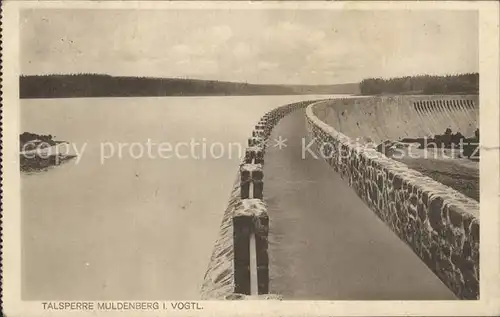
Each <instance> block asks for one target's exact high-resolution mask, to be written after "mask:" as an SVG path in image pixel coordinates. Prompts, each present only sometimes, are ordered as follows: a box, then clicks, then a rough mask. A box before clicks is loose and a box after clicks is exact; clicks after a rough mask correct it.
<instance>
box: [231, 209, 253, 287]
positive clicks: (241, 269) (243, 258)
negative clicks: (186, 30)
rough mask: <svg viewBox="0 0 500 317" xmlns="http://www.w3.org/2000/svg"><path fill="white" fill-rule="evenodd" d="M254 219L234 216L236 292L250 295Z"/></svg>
mask: <svg viewBox="0 0 500 317" xmlns="http://www.w3.org/2000/svg"><path fill="white" fill-rule="evenodd" d="M251 226H252V219H251V218H249V217H246V216H244V215H237V214H236V215H234V216H233V243H234V292H235V293H238V294H246V295H250V231H251Z"/></svg>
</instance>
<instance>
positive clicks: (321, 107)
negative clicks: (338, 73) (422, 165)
mask: <svg viewBox="0 0 500 317" xmlns="http://www.w3.org/2000/svg"><path fill="white" fill-rule="evenodd" d="M436 112H438V114H436ZM477 113H478V107H477V96H440V97H436V96H429V97H427V96H424V97H415V96H398V97H366V98H353V99H338V100H329V101H320V102H316V103H314V104H311V105H310V106H308V107H307V109H306V125H307V129H308V133H309V136H310V137H311V138H312V140H313V141H314V145H315V146H316V149H317V150H318V152H319V154H320V155H321V157H322V158H323V159H324V160H325V161H326V162H327V163H328V164H329V165H330V166H331V167H332V168H333V169H334V170H335V171H336V172H338V173H339V174H340V175H341V177H342V178H343V179H344V180H345V181H346V182H347V183H348V185H349V186H350V187H352V189H353V190H354V191H355V192H356V193H357V195H358V196H359V197H360V198H361V199H362V200H363V201H364V202H365V203H366V204H367V205H368V206H369V207H370V209H372V210H373V211H374V212H375V214H376V215H377V216H378V217H379V218H380V219H381V220H382V221H384V222H385V223H386V224H387V225H388V226H389V227H390V228H391V229H392V231H393V232H394V233H395V234H397V235H398V236H399V238H400V239H402V240H403V241H405V242H406V243H407V244H408V245H409V246H410V247H411V248H412V250H413V251H414V252H415V253H416V254H417V255H418V256H419V257H420V258H421V259H422V261H423V262H424V263H425V264H426V265H427V266H428V267H429V268H430V269H431V270H432V271H433V272H434V273H435V274H436V275H437V276H438V277H439V278H440V279H441V280H442V281H443V282H444V283H445V284H446V285H447V286H448V288H450V290H452V291H453V292H454V293H455V294H456V296H457V297H458V298H461V299H478V298H479V204H478V202H477V201H475V200H473V199H470V198H468V197H466V196H464V195H462V194H461V193H459V192H457V191H455V190H453V189H452V188H450V187H448V186H445V185H443V184H441V183H438V182H436V181H434V180H433V179H431V178H429V177H426V176H424V175H422V174H421V173H419V172H417V171H414V170H412V169H409V168H408V166H407V165H405V164H403V163H401V162H398V161H395V160H392V159H390V158H388V157H386V156H385V155H383V154H382V153H379V152H377V151H376V150H375V149H373V148H368V147H363V146H360V143H359V142H358V141H357V140H355V138H361V137H367V136H368V137H370V138H371V141H374V142H382V141H383V140H384V139H396V140H397V139H398V138H401V137H414V136H426V135H428V134H435V133H442V132H443V131H444V129H446V128H447V127H448V126H449V125H450V124H453V127H451V129H453V131H454V132H455V131H460V132H461V133H462V134H464V135H466V136H467V135H470V134H471V133H472V135H473V132H474V130H475V129H476V128H477ZM450 118H454V119H453V120H451V119H450ZM347 132H348V133H349V136H347V135H346V134H344V133H347ZM332 194H334V193H332Z"/></svg>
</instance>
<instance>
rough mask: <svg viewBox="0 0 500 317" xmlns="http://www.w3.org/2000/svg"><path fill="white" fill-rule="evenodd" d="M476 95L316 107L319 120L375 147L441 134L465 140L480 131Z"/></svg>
mask: <svg viewBox="0 0 500 317" xmlns="http://www.w3.org/2000/svg"><path fill="white" fill-rule="evenodd" d="M478 98H479V97H478V95H458V96H457V95H447V96H441V95H440V96H433V95H430V96H382V97H359V98H345V99H336V100H335V102H334V103H325V104H322V105H317V106H316V107H315V113H316V114H317V115H318V116H319V117H320V118H321V120H322V121H323V122H325V123H327V124H328V125H330V126H332V127H334V128H335V129H336V130H337V131H339V132H341V133H344V134H346V135H348V136H349V137H350V138H352V139H356V138H359V139H361V140H365V141H372V142H375V143H377V144H380V143H381V142H383V141H385V140H393V141H397V140H401V139H403V138H418V137H428V136H434V135H436V134H443V133H444V132H445V130H446V129H447V128H450V129H451V130H452V131H453V132H454V133H456V132H460V133H461V134H463V135H464V136H466V137H472V136H474V132H475V131H476V129H477V128H479V100H478Z"/></svg>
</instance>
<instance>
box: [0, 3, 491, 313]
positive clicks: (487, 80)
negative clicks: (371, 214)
mask: <svg viewBox="0 0 500 317" xmlns="http://www.w3.org/2000/svg"><path fill="white" fill-rule="evenodd" d="M2 5H3V16H2V27H3V30H2V37H3V38H2V40H3V45H2V48H3V51H2V54H3V75H2V85H3V87H2V92H3V109H2V110H3V120H2V125H3V126H2V128H3V136H2V137H3V146H4V149H3V151H4V152H3V154H2V160H3V168H2V169H3V178H4V179H3V185H4V184H8V185H5V186H3V187H2V190H3V237H2V238H3V262H2V264H3V286H2V288H3V294H2V296H3V305H4V309H3V312H4V314H5V315H6V316H9V317H10V316H42V315H43V316H57V315H59V316H68V315H72V316H75V315H78V316H96V315H99V316H100V315H109V316H112V315H114V316H138V315H140V316H166V315H167V314H168V316H177V315H179V316H180V315H183V316H187V315H189V316H192V315H197V316H198V315H203V316H257V315H265V316H283V315H286V316H348V315H349V316H382V315H406V316H408V315H424V316H445V315H453V316H471V315H474V316H480V315H486V316H487V315H489V316H492V315H498V314H500V301H499V299H500V281H499V280H500V251H499V241H500V234H499V233H500V231H499V228H500V215H499V212H500V208H499V197H500V187H499V178H500V170H499V150H498V146H499V131H500V129H499V118H500V113H499V105H500V100H499V93H498V90H499V73H498V69H499V63H498V58H499V31H498V25H499V17H498V12H499V11H498V10H499V5H498V3H496V2H493V1H491V2H430V1H428V2H427V1H426V2H381V1H377V2H375V1H373V2H368V1H366V2H365V1H364V2H320V1H308V2H244V1H241V2H240V1H236V2H210V1H206V2H199V1H189V2H180V1H179V2H161V1H140V2H138V1H6V2H4V3H2ZM23 8H67V9H80V8H82V9H83V8H95V9H118V8H120V9H181V8H183V9H193V10H203V9H235V10H236V9H246V10H248V9H323V10H346V9H349V10H351V9H357V10H401V9H411V10H436V9H453V10H474V9H477V10H479V11H480V80H481V83H480V89H481V91H480V104H481V105H480V107H481V109H480V121H481V126H480V129H481V143H482V146H483V147H484V149H483V150H482V153H481V164H480V172H481V220H482V221H481V298H480V300H478V301H283V302H279V301H224V302H221V301H219V302H217V301H207V302H201V304H202V306H203V307H204V309H203V310H202V311H184V312H181V311H172V310H169V311H154V312H138V311H126V312H81V311H77V312H70V311H59V312H55V311H43V310H42V306H41V303H40V302H27V301H21V299H20V286H21V285H20V273H21V272H20V263H21V262H20V213H19V210H20V198H19V197H20V193H19V191H20V190H19V189H20V179H19V168H18V159H19V156H18V152H17V150H18V131H19V112H18V109H19V100H18V93H19V92H18V78H19V77H18V76H19V60H18V56H19V54H18V53H19V23H18V22H19V15H18V12H19V10H20V9H23ZM486 148H490V150H486Z"/></svg>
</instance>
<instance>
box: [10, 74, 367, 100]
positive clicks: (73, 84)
mask: <svg viewBox="0 0 500 317" xmlns="http://www.w3.org/2000/svg"><path fill="white" fill-rule="evenodd" d="M336 93H343V94H358V93H359V86H358V84H357V83H353V84H341V85H259V84H248V83H237V82H223V81H210V80H198V79H182V78H153V77H117V76H110V75H103V74H70V75H34V76H21V77H20V78H19V94H20V98H71V97H141V96H230V95H295V94H336Z"/></svg>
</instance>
